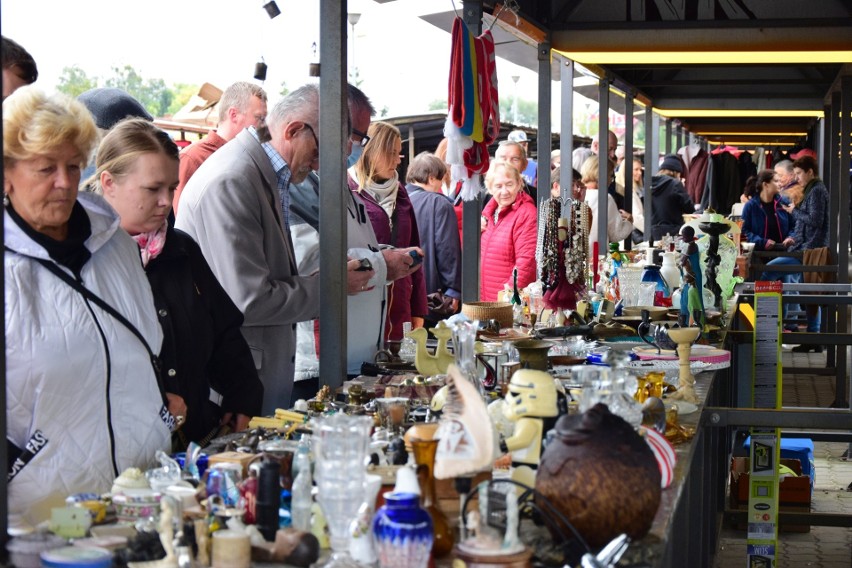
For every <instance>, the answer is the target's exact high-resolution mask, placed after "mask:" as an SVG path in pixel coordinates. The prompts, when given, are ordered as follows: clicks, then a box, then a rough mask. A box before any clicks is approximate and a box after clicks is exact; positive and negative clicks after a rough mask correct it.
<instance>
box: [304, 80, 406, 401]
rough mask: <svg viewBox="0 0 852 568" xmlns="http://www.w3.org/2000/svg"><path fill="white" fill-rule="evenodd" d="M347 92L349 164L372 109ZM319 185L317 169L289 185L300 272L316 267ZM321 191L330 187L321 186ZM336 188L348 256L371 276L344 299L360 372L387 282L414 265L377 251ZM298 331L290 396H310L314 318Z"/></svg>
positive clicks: (354, 204)
mask: <svg viewBox="0 0 852 568" xmlns="http://www.w3.org/2000/svg"><path fill="white" fill-rule="evenodd" d="M347 94H348V107H349V118H350V122H351V129H350V133H349V144H350V151H349V155H348V157H347V164H348V166H349V167H352V166H353V165H355V163H356V162H357V161H358V158H359V157H360V156H361V152H362V151H363V149H364V147H365V146H366V145H367V144H368V143H369V142H370V137H369V136H367V130H368V129H369V128H370V122H371V121H372V117H373V116H375V114H376V111H375V108H374V107H373V104H372V103H371V102H370V99H369V98H368V97H367V95H365V94H364V93H363V92H362V91H361V90H360V89H358V88H357V87H354V86H352V85H349V86H348V92H347ZM319 188H320V178H319V176H318V175H317V173H316V172H311V173H310V174H309V175H308V177H307V179H305V181H304V182H302V183H299V184H296V185H293V186H291V187H290V210H291V211H290V235H291V237H292V239H293V246H294V248H295V252H296V260H297V262H298V266H299V272H300V273H302V274H310V273H312V272H314V271H316V270H318V269H319V255H320V252H319V191H320V189H319ZM323 191H331V189H330V188H324V189H323ZM340 191H341V199H342V200H343V202H344V203H345V204H346V210H347V214H346V228H347V256H348V257H349V258H350V259H352V260H350V264H351V263H352V262H353V261H358V262H364V263H365V264H364V267H366V266H368V265H369V267H370V271H369V274H370V275H371V277H370V279H369V281H368V282H367V283H366V284H364V285H363V286H362V288H361V289H357V290H355V291H354V292H353V291H352V289H351V288H350V294H349V298H348V302H347V321H348V330H347V339H346V360H347V373H348V374H349V375H359V374H360V371H361V363H363V362H364V361H369V362H372V361H373V360H374V358H375V355H376V352H377V351H378V350H379V349H381V348H382V347H383V340H384V323H385V315H386V314H385V310H386V309H387V287H386V286H385V284H388V283H390V282H393V281H394V280H397V279H399V278H402V277H404V276H407V275H409V274H411V273H412V272H414V271H415V270H416V269H417V267H412V266H411V265H412V264H413V260H412V258H411V257H410V256H409V255H408V254H406V253H407V251H408V250H410V249H385V250H380V248H379V244H378V241H377V239H376V235H375V232H374V231H373V225H372V223H371V222H370V219H369V217H368V216H367V212H366V210H365V209H364V206H363V204H362V203H361V201H360V200H358V199H355V198H354V197H353V195H352V193H351V192H350V191H349V188H348V187H342V188H340ZM418 250H419V249H418ZM421 254H422V251H421ZM363 270H364V269H363V268H362V272H363ZM363 273H364V274H367V272H363ZM297 329H298V337H297V344H296V367H295V369H296V370H295V386H294V388H293V400H296V399H298V398H308V397H311V396H313V395H314V394H316V391H317V389H318V388H319V349H318V348H317V344H316V335H315V329H316V321H307V322H301V323H299V324H298V325H297Z"/></svg>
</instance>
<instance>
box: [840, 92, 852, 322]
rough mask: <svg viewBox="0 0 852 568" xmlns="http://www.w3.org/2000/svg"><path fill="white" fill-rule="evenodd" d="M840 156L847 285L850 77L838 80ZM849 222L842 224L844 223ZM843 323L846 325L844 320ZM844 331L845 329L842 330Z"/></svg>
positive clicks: (851, 120) (843, 263)
mask: <svg viewBox="0 0 852 568" xmlns="http://www.w3.org/2000/svg"><path fill="white" fill-rule="evenodd" d="M840 112H841V117H840V156H839V164H838V165H839V171H840V179H839V181H838V184H837V189H838V195H839V196H840V200H839V201H840V210H839V218H840V223H839V226H840V231H839V233H838V235H837V242H838V245H839V246H838V258H839V260H838V263H839V264H840V266H841V270H840V275H839V280H838V282H840V283H842V284H847V283H848V282H849V272H848V271H846V270H844V269H843V268H842V267H844V266H848V265H849V242H850V241H849V238H850V231H849V226H850V222H852V217H850V215H852V207H850V190H852V188H850V184H849V175H848V170H847V172H846V173H847V175H843V166H844V163H846V165H847V167H848V160H849V152H850V150H851V149H852V76H846V77H843V78H842V79H841V80H840ZM847 220H848V221H849V222H844V221H847ZM843 319H844V323H846V321H845V320H846V318H843ZM844 331H845V329H844Z"/></svg>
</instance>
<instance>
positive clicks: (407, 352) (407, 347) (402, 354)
mask: <svg viewBox="0 0 852 568" xmlns="http://www.w3.org/2000/svg"><path fill="white" fill-rule="evenodd" d="M410 332H411V322H410V321H404V322H402V343H400V346H399V358H400V359H402V360H403V361H405V362H406V363H414V357H415V355H416V354H417V342H416V341H414V340H413V339H411V338H410V337H408V334H409V333H410Z"/></svg>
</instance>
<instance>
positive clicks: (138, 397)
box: [3, 87, 183, 527]
mask: <svg viewBox="0 0 852 568" xmlns="http://www.w3.org/2000/svg"><path fill="white" fill-rule="evenodd" d="M97 140H98V131H97V127H96V126H95V123H94V121H93V120H92V117H91V115H90V114H89V111H88V110H86V107H85V106H83V105H82V104H81V103H79V102H77V101H75V100H73V99H70V98H68V97H66V96H65V95H54V96H51V97H48V96H46V95H44V94H43V93H42V92H40V91H39V90H37V89H36V88H34V87H23V88H21V89H19V90H18V91H16V92H15V93H14V94H12V95H11V96H9V97H8V98H7V99H6V100H5V101H4V102H3V168H4V179H3V192H4V209H5V211H4V228H3V230H4V239H5V247H6V253H5V256H4V265H5V294H6V296H5V309H6V314H5V315H6V400H7V405H6V418H7V429H6V443H7V447H8V451H9V456H8V457H9V464H11V466H10V470H9V472H8V480H9V486H8V503H9V525H10V527H26V526H27V525H35V524H37V523H39V522H42V521H44V520H46V519H48V518H50V514H51V509H52V508H54V507H64V506H65V498H66V497H67V496H68V495H70V494H73V493H78V492H82V491H85V492H95V493H104V492H107V491H109V489H110V487H111V486H112V482H113V480H114V479H115V477H116V476H117V475H119V474H120V473H121V472H122V471H123V470H125V469H126V468H129V467H137V468H141V469H143V470H144V469H147V468H148V467H150V466H151V465H153V463H154V456H155V453H156V451H157V450H167V449H168V448H169V436H170V430H171V429H173V428H174V427H175V426H176V425H179V424H180V422H181V419H182V418H183V415H181V414H179V408H180V407H181V401H177V400H175V401H170V400H168V399H167V397H166V394H165V389H164V388H163V386H162V383H161V381H160V377H159V375H158V373H157V370H156V364H155V359H156V358H155V356H154V354H155V353H158V352H159V351H160V344H161V342H162V340H163V335H162V332H161V330H160V325H159V323H158V322H157V313H156V310H155V308H154V301H153V298H152V296H151V288H150V286H149V285H148V282H147V280H146V279H145V273H144V272H143V271H142V266H141V265H140V263H139V252H138V247H137V246H136V245H135V244H134V242H133V240H132V239H131V238H130V237H129V236H128V235H127V233H125V232H124V231H122V230H121V228H120V227H119V221H118V217H117V216H116V214H115V211H113V209H112V208H111V207H110V206H109V205H108V204H107V203H106V202H105V201H104V199H103V198H102V197H100V196H98V195H92V194H88V193H82V194H79V195H78V193H77V190H78V186H79V183H80V175H81V171H82V169H83V167H85V165H86V164H87V163H88V161H89V155H90V154H91V152H92V150H93V149H94V147H95V145H96V144H97ZM172 403H173V404H172Z"/></svg>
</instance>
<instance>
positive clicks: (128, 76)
mask: <svg viewBox="0 0 852 568" xmlns="http://www.w3.org/2000/svg"><path fill="white" fill-rule="evenodd" d="M112 72H113V76H112V77H110V78H109V79H107V80H106V86H107V87H116V88H119V89H123V90H125V91H127V92H128V93H130V94H131V95H132V96H134V97H135V98H136V99H137V100H138V101H139V102H140V103H142V106H144V107H145V108H146V109H147V110H148V112H150V113H151V114H152V115H153V116H163V115H164V114H166V113H167V112H168V111H169V107H170V106H171V104H172V100H173V99H174V96H175V95H174V92H172V90H171V89H169V88H168V87H167V86H166V82H165V81H163V80H162V79H147V80H146V79H143V78H142V75H141V74H140V73H139V72H138V71H136V69H134V68H133V66H132V65H125V66H124V67H113V68H112Z"/></svg>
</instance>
